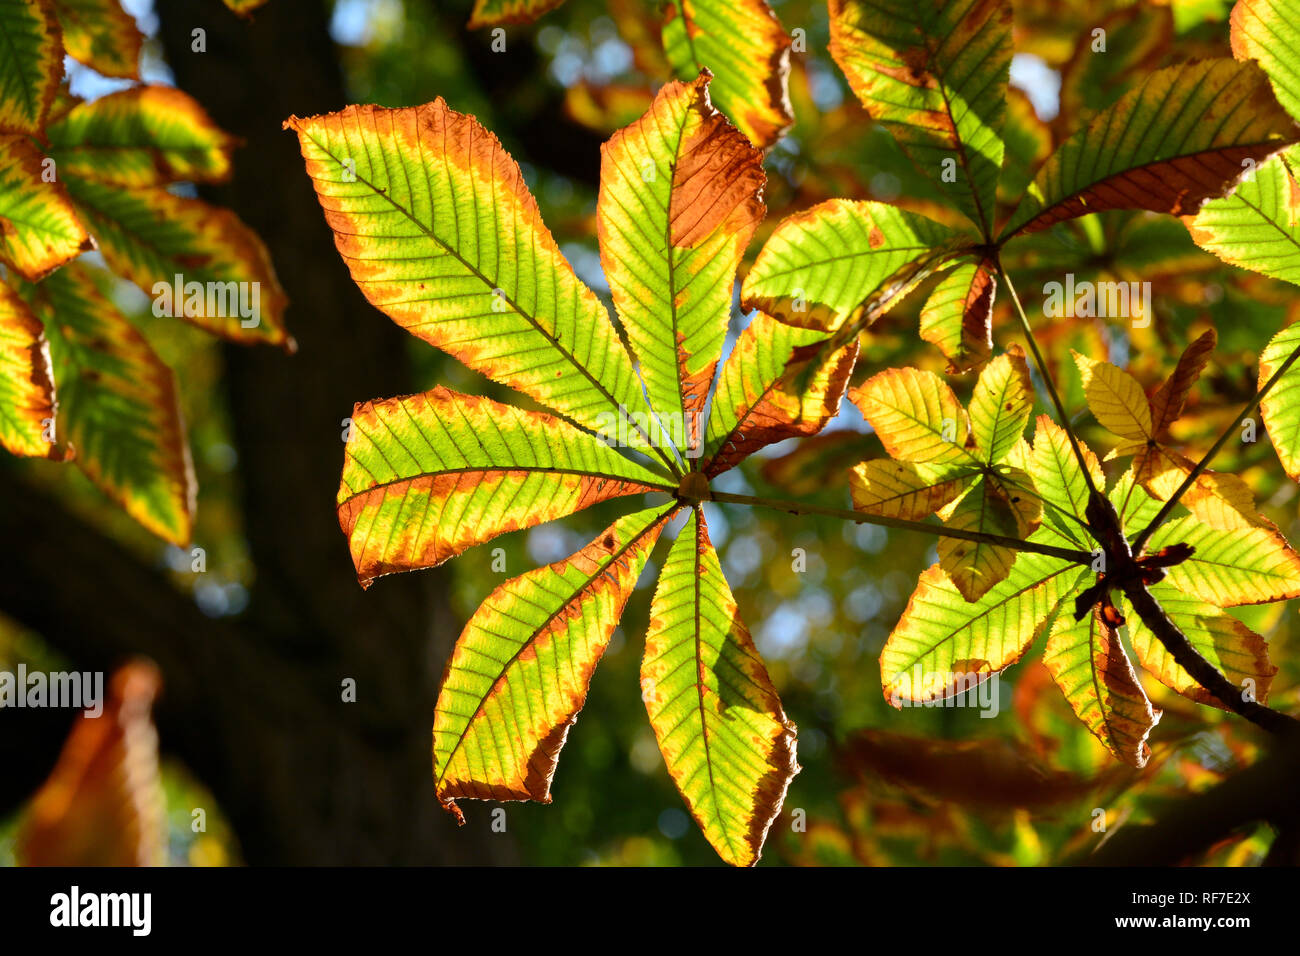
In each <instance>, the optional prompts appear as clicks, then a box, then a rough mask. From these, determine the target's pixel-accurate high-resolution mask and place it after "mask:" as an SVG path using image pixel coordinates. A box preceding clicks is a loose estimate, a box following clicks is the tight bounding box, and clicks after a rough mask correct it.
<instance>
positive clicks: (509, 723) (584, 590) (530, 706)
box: [433, 504, 677, 816]
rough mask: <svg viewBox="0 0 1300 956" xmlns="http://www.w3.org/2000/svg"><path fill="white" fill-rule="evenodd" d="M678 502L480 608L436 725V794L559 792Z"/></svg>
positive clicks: (504, 588) (522, 580)
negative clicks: (615, 641) (620, 628)
mask: <svg viewBox="0 0 1300 956" xmlns="http://www.w3.org/2000/svg"><path fill="white" fill-rule="evenodd" d="M676 507H677V506H676V505H675V504H673V505H670V506H669V507H667V508H663V507H660V508H651V509H648V510H646V511H639V512H636V513H635V514H630V515H627V516H626V517H623V518H620V519H619V520H618V521H616V522H614V524H612V525H610V527H609V528H608V529H606V530H605V531H603V532H602V533H601V534H600V535H599V536H598V537H597V538H596V540H595V541H593V542H592V543H591V544H589V545H587V546H586V547H585V548H583V549H582V550H581V551H579V552H577V553H576V554H574V555H571V556H570V557H569V558H567V559H565V560H564V561H559V562H556V563H555V564H551V565H546V566H543V567H540V568H538V569H536V570H535V571H530V572H528V573H527V574H524V575H522V576H520V577H517V578H513V579H511V580H509V581H507V582H506V583H505V584H502V585H501V586H500V587H498V588H497V589H496V590H495V591H493V592H492V594H491V595H489V596H488V597H487V599H486V600H485V601H484V602H483V603H482V605H480V606H479V609H478V610H477V611H475V612H474V616H473V617H472V618H471V619H470V621H469V623H468V624H466V625H465V630H464V632H462V634H461V636H460V639H459V640H458V641H457V642H456V649H455V651H454V652H453V653H452V657H451V661H450V662H449V663H448V665H447V673H446V676H445V677H444V678H443V682H442V689H441V691H440V692H439V694H438V707H437V714H436V717H435V718H434V725H433V774H434V781H435V783H436V786H437V791H438V799H439V800H441V801H442V803H443V805H444V806H446V807H447V808H448V809H450V810H452V811H453V812H454V813H456V814H457V816H460V811H459V809H458V808H457V807H456V799H457V798H464V797H470V798H474V799H481V800H538V801H540V802H542V803H550V802H551V795H550V784H551V775H552V774H553V773H554V772H555V765H556V762H557V760H558V759H559V754H560V748H561V747H562V746H564V740H565V737H566V736H568V732H569V728H570V727H571V726H572V725H573V722H574V720H575V719H576V718H577V714H578V711H579V710H581V709H582V705H583V703H584V701H585V700H586V697H587V685H588V683H589V681H590V680H591V675H592V672H593V671H594V670H595V668H596V663H597V662H598V661H599V660H600V657H601V655H602V654H603V653H604V652H605V648H606V647H607V646H608V645H609V639H610V636H611V635H612V634H613V633H614V628H615V627H616V626H617V625H618V620H619V617H620V616H621V615H622V613H623V605H624V604H626V603H627V599H628V596H629V595H630V594H631V593H632V588H633V587H634V586H635V585H636V581H637V578H638V577H639V576H640V574H641V570H642V569H643V568H644V567H645V563H646V559H647V558H648V557H649V556H650V551H651V549H652V548H653V547H654V544H655V541H657V540H658V537H659V533H660V532H661V531H662V530H663V527H664V524H665V522H666V521H667V520H668V518H669V517H670V515H671V514H672V513H673V512H674V511H675V510H676ZM502 728H509V732H508V733H505V734H502V733H500V731H501V729H502Z"/></svg>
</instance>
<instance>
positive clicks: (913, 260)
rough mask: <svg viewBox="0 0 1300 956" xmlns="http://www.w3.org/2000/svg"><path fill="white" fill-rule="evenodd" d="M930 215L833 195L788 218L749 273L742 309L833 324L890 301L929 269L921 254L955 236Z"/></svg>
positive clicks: (792, 321) (814, 325)
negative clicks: (931, 218)
mask: <svg viewBox="0 0 1300 956" xmlns="http://www.w3.org/2000/svg"><path fill="white" fill-rule="evenodd" d="M953 238H954V233H953V232H952V231H951V230H950V229H948V228H947V227H945V226H941V225H939V224H938V223H937V222H934V221H933V220H930V219H926V218H925V217H924V216H918V215H915V214H913V213H908V212H904V211H903V210H901V209H898V208H896V207H894V206H890V205H886V204H885V203H878V202H852V201H849V200H846V199H832V200H828V201H827V202H824V203H821V204H820V205H817V206H814V207H813V208H812V209H809V210H806V211H804V212H801V213H797V214H795V215H793V216H790V217H788V218H787V219H784V220H783V221H782V222H781V224H780V225H779V226H777V228H776V231H775V232H773V233H772V235H771V236H770V237H769V238H768V240H767V242H766V244H764V246H763V248H762V250H760V252H759V254H758V258H757V259H756V260H755V261H754V265H753V268H751V269H750V270H749V273H748V274H747V275H746V276H745V282H744V287H743V292H742V299H743V301H744V303H745V307H746V308H749V309H760V310H762V311H764V312H766V313H768V314H769V315H773V316H776V317H777V318H779V319H781V320H782V321H785V322H789V323H790V324H792V325H799V326H804V327H810V328H821V329H834V328H838V327H839V326H840V325H842V324H843V323H844V322H845V321H847V320H850V319H856V318H857V317H859V316H861V315H862V313H863V311H864V310H865V309H866V307H867V306H868V303H871V302H873V301H876V300H881V304H882V305H884V306H887V305H888V304H889V303H891V302H892V301H894V300H895V299H896V298H899V297H901V296H902V295H903V294H904V293H905V292H906V291H907V290H908V289H911V288H912V287H913V286H914V285H915V284H916V283H917V282H919V281H920V279H921V278H923V277H924V274H925V273H924V271H923V268H922V266H921V264H920V263H919V262H918V259H921V258H923V257H925V256H926V255H927V254H928V253H930V252H931V250H933V249H935V248H936V247H940V246H943V245H944V244H946V243H948V242H950V241H952V240H953Z"/></svg>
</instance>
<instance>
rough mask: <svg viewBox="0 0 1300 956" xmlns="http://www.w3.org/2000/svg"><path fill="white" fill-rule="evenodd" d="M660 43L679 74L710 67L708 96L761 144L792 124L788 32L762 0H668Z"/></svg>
mask: <svg viewBox="0 0 1300 956" xmlns="http://www.w3.org/2000/svg"><path fill="white" fill-rule="evenodd" d="M664 17H665V19H664V26H663V44H664V54H665V56H666V57H667V58H668V63H669V65H671V66H672V68H673V72H675V73H676V74H677V76H678V78H679V79H683V80H687V79H691V78H693V77H695V76H696V75H697V74H698V73H700V71H702V70H711V71H712V72H713V74H714V75H715V76H716V77H717V79H716V80H715V81H714V84H713V87H712V90H711V92H712V95H713V98H714V101H715V103H716V104H717V106H718V108H719V109H721V110H722V111H723V112H724V113H726V114H727V116H728V118H729V119H730V120H731V121H732V122H733V123H735V124H736V126H737V127H738V128H739V129H740V131H741V132H742V133H744V134H745V135H746V136H747V137H748V138H749V140H750V141H751V142H752V143H753V144H754V145H755V146H757V147H759V148H760V149H763V148H766V147H768V146H771V145H772V144H773V143H775V142H776V141H777V140H778V139H780V138H781V134H783V133H784V132H785V131H786V130H787V129H789V128H790V126H791V124H792V123H794V112H793V110H792V108H791V106H790V96H789V92H788V82H789V80H788V75H789V72H790V45H791V43H790V37H789V36H787V35H786V32H785V30H784V29H782V27H781V22H780V21H779V20H777V18H776V14H774V13H773V12H772V9H771V8H770V7H769V6H768V5H767V3H766V0H669V2H667V3H666V4H665V5H664Z"/></svg>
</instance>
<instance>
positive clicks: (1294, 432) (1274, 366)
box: [1259, 325, 1300, 481]
mask: <svg viewBox="0 0 1300 956" xmlns="http://www.w3.org/2000/svg"><path fill="white" fill-rule="evenodd" d="M1298 348H1300V325H1291V326H1288V327H1286V328H1285V329H1283V330H1282V331H1281V332H1279V333H1278V334H1277V335H1275V336H1273V339H1272V341H1270V342H1269V343H1268V345H1267V346H1266V347H1265V349H1264V351H1263V353H1262V354H1261V355H1260V357H1259V384H1260V385H1261V386H1262V385H1263V384H1264V383H1265V382H1267V381H1268V380H1269V379H1271V378H1272V377H1273V376H1274V375H1275V374H1276V373H1277V370H1278V369H1279V368H1281V367H1282V364H1283V363H1284V362H1285V361H1286V360H1287V358H1288V357H1289V356H1290V355H1291V353H1292V352H1294V351H1295V350H1296V349H1298ZM1260 414H1261V415H1262V416H1263V419H1264V424H1265V425H1266V426H1267V427H1268V437H1269V438H1270V439H1271V440H1272V442H1273V448H1274V450H1275V451H1276V452H1277V457H1278V458H1279V459H1280V460H1281V462H1282V467H1283V468H1285V469H1286V473H1287V474H1288V475H1290V476H1291V477H1292V478H1293V479H1295V480H1297V481H1300V363H1297V364H1293V365H1292V366H1291V367H1290V368H1289V369H1287V370H1286V372H1284V373H1283V374H1282V377H1281V378H1279V379H1278V380H1277V382H1276V384H1274V386H1273V387H1272V388H1271V389H1270V390H1269V393H1268V394H1267V395H1265V396H1264V401H1262V402H1261V403H1260Z"/></svg>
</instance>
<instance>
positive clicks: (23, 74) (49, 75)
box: [0, 0, 63, 134]
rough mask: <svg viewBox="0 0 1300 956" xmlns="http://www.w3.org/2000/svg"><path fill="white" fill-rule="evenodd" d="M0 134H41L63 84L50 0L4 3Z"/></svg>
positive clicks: (0, 9) (0, 14)
mask: <svg viewBox="0 0 1300 956" xmlns="http://www.w3.org/2000/svg"><path fill="white" fill-rule="evenodd" d="M0 50H3V51H4V55H3V56H0V133H30V134H39V133H40V132H41V130H42V129H43V128H44V126H45V118H46V116H47V115H48V114H49V112H50V104H51V103H53V102H54V93H55V90H57V89H58V86H59V81H60V80H61V79H63V44H62V43H61V42H60V39H59V25H58V23H57V21H56V20H55V19H54V12H53V9H52V8H51V7H50V5H49V3H47V2H46V0H0Z"/></svg>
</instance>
